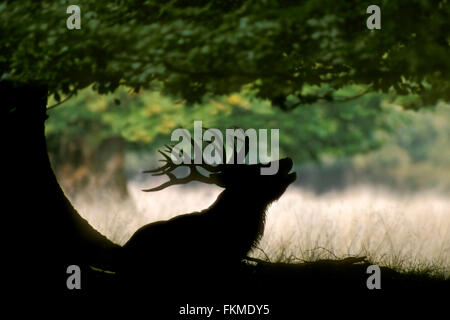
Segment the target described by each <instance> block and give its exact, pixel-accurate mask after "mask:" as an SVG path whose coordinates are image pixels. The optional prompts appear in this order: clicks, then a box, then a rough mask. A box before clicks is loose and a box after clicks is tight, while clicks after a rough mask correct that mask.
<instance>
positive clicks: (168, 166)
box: [142, 138, 221, 192]
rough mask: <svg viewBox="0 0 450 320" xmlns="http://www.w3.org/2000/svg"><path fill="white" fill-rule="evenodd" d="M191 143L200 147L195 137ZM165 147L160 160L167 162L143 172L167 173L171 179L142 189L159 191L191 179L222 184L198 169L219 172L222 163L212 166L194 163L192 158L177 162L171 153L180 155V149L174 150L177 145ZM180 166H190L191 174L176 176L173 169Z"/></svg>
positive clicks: (161, 151)
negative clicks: (173, 159) (181, 176)
mask: <svg viewBox="0 0 450 320" xmlns="http://www.w3.org/2000/svg"><path fill="white" fill-rule="evenodd" d="M191 144H192V146H193V147H194V148H200V147H199V146H198V145H197V143H195V141H194V139H192V138H191ZM165 147H166V150H158V152H159V153H160V154H161V155H162V156H163V157H164V159H161V160H160V161H162V162H165V164H164V165H163V166H161V167H159V168H157V169H153V170H146V171H143V172H144V173H152V175H153V176H161V175H164V174H165V175H167V176H168V177H169V181H167V182H165V183H163V184H161V185H159V186H157V187H155V188H151V189H145V190H142V191H145V192H152V191H159V190H162V189H165V188H167V187H169V186H172V185H176V184H185V183H189V182H191V181H199V182H203V183H208V184H216V185H219V186H221V185H220V183H219V181H217V180H216V179H214V178H213V177H212V176H204V175H202V174H201V173H200V172H199V171H198V170H197V167H201V168H203V169H205V170H206V171H209V172H211V173H217V172H219V171H221V167H220V165H218V166H212V165H209V164H207V163H202V164H194V163H191V160H192V159H189V161H185V162H184V163H181V164H176V163H174V162H173V161H172V158H171V156H170V155H171V154H172V155H174V156H175V157H179V150H175V151H178V152H173V151H174V149H175V147H173V146H170V145H166V146H165ZM200 149H201V148H200ZM194 150H195V149H194ZM182 155H183V157H184V159H188V158H187V155H186V154H185V153H184V152H183V153H182ZM178 159H180V158H178ZM202 160H203V159H202ZM202 162H203V161H202ZM178 167H188V168H189V175H188V176H186V177H184V178H178V177H177V176H175V174H174V173H173V171H174V170H175V169H176V168H178Z"/></svg>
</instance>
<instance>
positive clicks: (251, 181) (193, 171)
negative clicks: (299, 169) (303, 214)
mask: <svg viewBox="0 0 450 320" xmlns="http://www.w3.org/2000/svg"><path fill="white" fill-rule="evenodd" d="M217 139H218V137H217V136H216V141H217ZM190 140H191V144H192V146H193V147H194V148H199V146H198V145H197V144H196V142H195V141H194V140H193V139H190ZM219 142H220V143H221V145H222V162H221V163H220V164H217V165H210V164H207V163H206V161H202V164H194V161H192V160H193V159H192V158H186V157H187V156H186V155H185V154H181V155H180V152H178V151H180V150H174V147H173V146H170V145H166V146H165V149H164V150H159V152H160V153H161V154H162V156H163V157H164V159H162V160H161V161H163V162H164V165H163V166H161V167H159V168H157V169H154V170H147V171H144V173H152V174H153V175H154V176H160V175H167V176H168V177H169V181H167V182H165V183H163V184H161V185H159V186H157V187H155V188H151V189H146V190H143V191H146V192H152V191H158V190H162V189H164V188H167V187H169V186H171V185H176V184H186V183H189V182H191V181H198V182H203V183H207V184H214V185H217V186H219V187H222V188H225V189H226V190H228V191H232V192H237V193H243V194H245V195H246V198H247V199H249V198H250V197H260V198H262V199H264V202H267V203H268V202H271V201H273V200H276V199H278V198H279V197H280V196H281V195H282V194H283V193H284V191H285V190H286V188H287V187H288V186H289V184H291V183H292V182H294V181H295V179H296V173H295V172H292V173H290V170H291V169H292V165H293V163H292V160H291V159H290V158H284V159H281V160H275V161H278V168H279V169H278V172H277V173H276V174H273V175H262V174H261V168H262V167H270V166H271V165H272V163H271V162H269V163H265V164H262V163H257V164H245V163H237V162H238V161H237V159H245V158H246V156H247V153H248V150H249V148H248V144H249V143H248V137H246V139H245V142H244V143H243V147H242V148H241V150H239V151H237V150H236V149H237V147H236V144H235V145H234V149H233V152H232V153H233V154H232V157H234V158H233V159H234V161H231V159H232V158H231V157H230V159H229V160H227V159H226V156H225V155H226V150H225V145H224V144H223V143H222V141H219ZM220 143H219V145H220ZM174 151H175V152H174ZM172 156H175V157H177V158H178V160H181V158H180V157H183V158H184V159H185V160H186V159H187V160H188V161H183V162H182V161H177V162H182V163H181V164H175V163H174V161H173V160H172ZM203 160H204V159H203ZM179 167H187V168H188V169H189V174H188V175H187V176H185V177H182V178H179V177H177V176H176V175H175V174H174V171H175V170H176V169H177V168H179ZM200 168H201V171H200V170H199V169H200ZM202 172H205V173H206V174H203V173H202Z"/></svg>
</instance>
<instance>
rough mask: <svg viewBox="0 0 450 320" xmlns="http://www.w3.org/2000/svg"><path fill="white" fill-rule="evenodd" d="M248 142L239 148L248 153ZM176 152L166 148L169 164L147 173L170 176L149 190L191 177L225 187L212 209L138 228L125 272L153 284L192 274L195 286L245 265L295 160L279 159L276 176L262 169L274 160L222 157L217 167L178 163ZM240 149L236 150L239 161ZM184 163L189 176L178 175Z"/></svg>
mask: <svg viewBox="0 0 450 320" xmlns="http://www.w3.org/2000/svg"><path fill="white" fill-rule="evenodd" d="M193 145H195V143H194V142H193ZM246 146H247V147H246ZM246 146H244V148H243V149H241V150H240V151H239V153H240V154H242V152H244V153H245V156H246V152H248V143H247V145H246ZM172 150H173V148H172V147H168V149H167V151H166V153H164V152H161V153H162V154H163V155H164V157H165V161H166V164H165V165H164V166H162V167H161V168H159V169H156V170H151V171H147V172H152V173H154V174H156V175H161V174H167V175H168V176H169V178H170V180H169V181H168V182H166V183H165V184H163V185H161V186H159V187H156V188H153V189H149V190H145V191H157V190H161V189H163V188H166V187H168V186H170V185H174V184H184V183H188V182H190V181H200V182H204V183H212V184H216V185H218V186H221V187H223V188H225V190H224V191H223V192H222V193H221V194H220V195H219V196H218V198H217V200H216V201H215V202H214V203H213V204H212V205H211V206H210V207H209V208H207V209H205V210H203V211H201V212H194V213H190V214H185V215H180V216H177V217H175V218H173V219H170V220H168V221H159V222H155V223H151V224H148V225H145V226H143V227H142V228H140V229H139V230H138V231H136V233H135V234H134V235H133V236H132V237H131V238H130V240H129V241H128V242H127V243H126V244H125V245H124V247H123V251H124V259H123V261H124V266H123V270H122V272H123V273H125V274H127V275H132V276H136V275H139V276H138V277H139V278H138V279H134V280H136V281H142V275H145V274H147V273H151V274H152V275H151V276H152V277H153V278H152V283H154V281H155V278H156V277H158V275H166V276H169V277H170V279H172V280H174V281H176V282H177V283H180V281H182V282H184V283H186V277H188V278H189V279H193V281H195V283H196V284H198V283H199V282H202V281H203V280H206V281H211V279H214V281H217V280H218V278H219V277H212V278H211V276H213V275H220V277H223V276H224V275H225V274H227V275H233V276H235V275H236V273H237V272H238V271H239V270H240V268H241V267H242V266H241V263H240V262H241V260H242V259H243V258H245V257H246V254H247V253H248V252H249V251H250V250H251V249H252V247H254V246H255V245H256V244H257V243H258V241H259V239H260V238H261V236H262V234H263V231H264V221H265V216H266V210H267V207H268V205H269V204H270V203H271V202H273V201H275V200H277V199H278V198H279V197H280V196H281V195H282V194H283V193H284V191H285V190H286V188H287V187H288V186H289V184H291V183H292V182H293V181H294V180H295V179H296V174H295V173H289V171H290V170H291V169H292V160H291V159H289V158H285V159H282V160H279V170H278V172H277V173H276V174H274V175H262V174H261V168H262V167H263V166H269V165H270V163H269V164H253V165H246V164H236V162H237V161H234V163H235V164H231V163H230V161H228V162H226V161H223V160H222V164H219V165H216V166H212V165H208V164H202V165H196V164H181V165H176V164H174V162H173V161H172V159H171V158H170V156H169V155H168V154H167V153H168V152H171V151H172ZM239 153H238V152H236V150H234V152H233V154H234V155H233V156H234V157H235V160H236V159H237V158H238V157H239ZM223 154H225V150H223ZM245 156H244V158H245ZM222 159H223V158H222ZM180 166H187V167H189V169H190V172H189V175H188V176H186V177H184V178H177V177H176V176H175V175H174V173H173V171H174V170H175V169H176V168H178V167H180ZM197 167H202V168H203V169H204V170H207V171H208V172H209V173H210V174H209V176H206V175H203V174H201V173H200V172H199V171H198V169H197ZM165 279H166V280H167V278H165ZM166 280H164V281H166Z"/></svg>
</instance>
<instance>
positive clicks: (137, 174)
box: [46, 86, 450, 274]
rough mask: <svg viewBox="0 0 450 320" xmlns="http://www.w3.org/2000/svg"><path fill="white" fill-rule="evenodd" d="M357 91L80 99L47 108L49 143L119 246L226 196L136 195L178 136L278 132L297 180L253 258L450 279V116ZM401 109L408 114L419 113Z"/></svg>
mask: <svg viewBox="0 0 450 320" xmlns="http://www.w3.org/2000/svg"><path fill="white" fill-rule="evenodd" d="M304 90H305V94H308V90H309V91H311V92H317V91H320V90H323V88H320V87H313V86H312V87H306V88H305V89H304ZM362 91H364V88H363V87H358V86H349V87H346V88H344V89H341V90H340V91H339V92H337V94H338V95H339V96H341V97H342V99H341V100H342V101H341V102H327V101H322V102H317V103H314V104H304V105H303V104H302V105H301V106H300V107H297V108H294V109H293V110H292V111H283V110H280V109H279V108H276V107H272V106H271V102H270V101H268V100H262V99H258V98H256V97H255V92H254V91H252V89H251V88H244V89H243V90H242V91H241V92H240V93H237V94H233V95H230V96H207V97H205V98H204V99H203V101H202V102H201V103H197V104H194V105H192V104H187V103H186V102H185V101H183V100H174V99H171V98H169V97H166V96H162V95H160V94H159V93H158V92H150V91H141V92H139V93H135V92H132V91H130V90H128V89H126V88H122V89H119V90H117V91H116V92H115V93H114V94H107V95H98V94H97V93H95V92H93V91H92V90H91V89H85V90H83V91H81V92H80V93H79V94H78V95H77V96H75V97H72V98H71V99H70V100H68V101H67V102H65V103H64V104H62V105H59V106H57V107H55V108H52V109H50V111H49V114H50V118H49V119H48V121H47V123H46V137H47V143H48V149H49V152H50V157H51V162H52V166H53V168H54V170H55V173H56V175H57V178H58V180H59V182H60V184H61V186H62V187H63V189H64V191H65V193H66V194H67V196H68V197H69V198H70V200H71V201H72V203H73V204H74V205H75V207H76V208H77V209H78V211H79V212H80V214H81V215H83V216H84V217H85V218H86V219H88V220H89V222H90V223H91V224H92V225H94V226H95V227H96V228H97V229H98V230H99V231H100V232H102V233H103V234H105V235H106V236H108V237H109V238H110V239H112V240H113V241H114V242H117V243H120V244H123V243H125V242H126V241H127V239H128V238H129V237H130V236H131V235H132V234H133V232H134V231H136V230H137V229H138V228H139V227H140V226H142V225H144V224H146V223H149V222H153V221H157V220H161V219H168V218H170V217H173V216H175V215H178V214H183V213H188V212H193V211H200V210H202V209H205V208H206V207H208V206H209V205H210V204H211V203H212V202H213V201H214V200H215V198H216V196H217V195H218V194H219V193H220V191H221V190H220V188H218V187H213V186H207V185H202V184H198V183H191V184H189V185H183V186H174V187H170V188H168V189H165V190H162V191H159V192H154V193H145V192H142V191H141V190H142V189H143V188H149V187H152V186H156V185H157V184H158V183H160V182H161V180H158V179H156V178H155V177H151V176H149V175H146V174H143V173H142V171H143V170H146V169H151V168H155V167H156V166H157V165H158V163H157V160H158V159H159V156H158V153H157V150H158V149H159V148H160V147H162V146H163V145H164V144H167V143H169V142H170V134H171V132H172V131H173V130H174V129H176V128H178V127H185V128H188V129H192V127H193V123H194V120H202V121H203V125H204V126H206V127H209V128H220V129H225V128H230V127H234V126H239V127H243V128H255V129H259V128H261V129H262V128H264V129H271V128H277V129H280V156H281V157H283V156H289V157H291V158H292V159H293V160H294V163H295V170H296V171H297V175H298V178H297V181H296V182H295V184H293V185H292V186H291V187H289V189H288V190H287V192H286V193H285V195H284V196H283V197H282V198H281V199H280V200H279V201H278V202H277V203H275V204H273V205H272V207H271V208H270V210H269V213H268V216H267V223H266V230H265V234H264V237H263V239H262V240H261V242H260V244H259V247H258V248H257V249H255V250H254V251H253V252H252V255H253V256H255V257H258V258H263V259H269V260H271V261H291V262H292V261H312V260H317V259H323V258H342V257H346V256H353V255H359V256H361V255H364V256H368V257H369V259H371V260H372V261H373V262H375V263H379V264H383V265H388V266H391V267H396V268H401V269H407V270H430V271H433V272H438V273H444V274H449V273H450V200H449V197H448V195H449V193H450V148H449V146H450V143H449V137H450V105H448V104H445V103H442V102H440V103H437V104H436V105H432V106H427V107H423V108H421V109H420V110H419V111H413V110H408V109H407V108H404V107H400V106H399V105H400V101H398V100H396V99H400V98H394V97H391V96H389V95H388V94H385V95H382V94H378V93H371V94H366V95H358V93H359V92H362ZM355 96H357V98H351V97H355ZM401 99H402V101H401V105H402V106H405V105H406V106H407V105H408V103H411V105H414V104H415V103H416V100H415V97H414V96H409V97H402V98H401ZM408 99H409V100H408ZM53 103H55V101H50V102H49V105H52V104H53ZM290 103H293V104H295V103H296V101H294V100H292V101H290Z"/></svg>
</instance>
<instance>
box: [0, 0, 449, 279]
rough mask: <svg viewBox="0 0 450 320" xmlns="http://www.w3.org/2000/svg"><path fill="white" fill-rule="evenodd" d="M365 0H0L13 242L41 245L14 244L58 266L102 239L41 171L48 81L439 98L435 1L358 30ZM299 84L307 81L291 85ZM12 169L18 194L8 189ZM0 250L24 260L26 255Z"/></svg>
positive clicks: (388, 4) (286, 98) (283, 100)
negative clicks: (77, 4)
mask: <svg viewBox="0 0 450 320" xmlns="http://www.w3.org/2000/svg"><path fill="white" fill-rule="evenodd" d="M369 4H371V3H370V2H369V1H331V0H323V1H303V2H299V1H288V0H286V1H281V0H280V1H247V0H236V1H222V0H196V1H178V0H174V1H155V0H149V1H125V0H117V1H83V5H82V7H81V17H82V27H81V29H80V30H68V29H67V28H66V19H67V17H68V15H67V14H66V8H67V6H68V5H69V3H68V1H33V0H22V1H4V2H2V3H1V4H0V15H1V17H2V18H1V20H0V35H1V38H2V47H1V49H0V73H1V76H0V79H1V80H2V84H1V88H0V89H1V95H2V98H3V101H4V104H5V107H4V108H2V120H3V121H4V123H5V126H4V129H5V133H4V134H3V136H4V137H8V138H7V139H6V140H7V142H6V144H5V146H4V150H5V152H6V153H7V156H6V157H7V158H8V168H9V170H8V171H9V173H11V178H10V180H8V181H11V190H17V192H13V193H14V194H15V196H16V197H17V198H13V199H14V200H16V202H15V203H16V204H17V207H16V214H15V215H14V216H15V218H11V219H12V221H9V222H11V225H17V222H18V221H19V220H18V219H20V218H19V217H23V216H26V217H27V219H28V220H27V223H26V225H25V229H24V230H22V233H23V234H22V235H21V237H20V239H19V238H17V237H16V238H15V239H17V240H18V242H19V246H22V247H24V248H28V246H29V244H30V243H31V241H32V240H34V239H41V240H42V243H45V244H46V245H45V248H41V249H42V250H41V252H39V253H37V252H34V251H33V252H32V250H28V253H29V255H27V257H28V258H30V259H34V260H35V261H38V260H44V261H47V264H48V265H49V266H51V267H49V268H50V269H51V271H52V272H54V273H55V274H60V275H61V277H63V279H65V278H64V277H65V269H64V268H65V267H64V266H67V264H69V261H70V262H71V263H74V262H75V263H79V264H82V265H84V264H85V265H89V264H92V263H95V262H104V261H105V255H106V256H108V257H110V256H111V254H110V253H107V252H108V250H106V249H105V248H111V249H115V246H114V245H113V244H112V243H110V242H109V241H108V240H107V239H106V238H104V237H103V236H102V235H100V234H99V233H98V232H96V231H95V230H93V229H92V228H91V227H90V226H89V225H88V224H87V222H86V221H84V220H83V219H82V218H81V217H80V216H79V215H78V213H77V212H76V211H75V210H74V209H73V208H72V207H71V205H70V203H69V202H68V200H67V199H66V198H65V197H64V194H63V193H62V191H61V190H60V188H59V186H58V183H57V182H56V179H55V177H54V175H53V173H52V171H51V168H50V165H49V162H48V157H47V153H46V145H45V137H44V119H45V117H46V110H45V106H46V101H47V96H48V95H49V94H50V95H53V96H54V97H55V99H56V100H60V99H61V97H62V96H64V95H66V96H70V95H72V94H75V93H76V92H78V91H79V90H80V89H82V88H85V87H87V86H89V85H93V88H94V89H95V90H97V91H98V92H99V93H107V92H112V91H114V90H115V89H117V88H118V87H119V86H120V85H126V86H129V87H131V88H133V89H135V90H136V91H138V90H139V89H141V88H148V89H158V90H161V91H162V92H163V93H164V94H170V95H173V96H179V97H182V98H184V99H186V101H188V102H196V101H200V100H201V98H202V97H203V96H205V95H207V94H216V95H223V94H228V93H232V92H237V91H239V90H240V89H241V87H242V86H243V85H251V86H253V88H254V89H255V90H257V96H258V97H260V98H264V99H268V100H270V101H271V102H272V104H273V105H275V106H278V107H280V108H282V109H285V110H289V109H292V108H294V107H296V106H303V105H307V104H310V103H312V102H315V101H317V100H328V101H331V100H338V99H339V97H338V96H336V94H335V90H337V89H339V88H342V87H344V86H345V85H347V84H353V83H357V84H364V85H366V86H367V88H368V89H369V90H382V91H385V92H387V91H389V90H393V91H395V92H396V93H398V94H410V93H411V94H415V95H417V98H418V101H419V102H420V101H421V102H423V103H426V104H428V103H433V102H435V101H436V100H437V99H439V98H442V99H446V100H448V98H449V95H450V90H449V89H450V88H449V81H448V76H447V75H448V73H449V69H450V67H449V66H450V60H449V59H448V56H449V43H450V41H449V34H448V30H449V20H448V17H449V13H450V12H449V11H450V6H448V3H447V1H446V0H440V1H429V0H398V1H395V2H393V1H380V7H381V10H382V17H383V19H382V29H381V30H372V31H369V30H368V29H366V27H365V21H366V19H367V15H366V13H365V11H366V8H367V6H368V5H369ZM305 85H312V86H317V88H318V89H317V90H316V91H315V92H309V93H305V91H304V87H305ZM421 104H422V103H416V104H413V105H412V106H413V107H415V106H417V105H421ZM12 173H14V174H12ZM18 181H21V182H20V183H19V182H18ZM23 181H26V182H27V188H26V190H27V191H29V192H27V194H26V195H25V194H24V193H22V192H18V190H23V189H24V188H23V186H22V185H21V183H22V182H23ZM36 211H39V213H37V212H36ZM14 219H16V220H14ZM11 232H12V231H11ZM14 235H15V234H14V233H11V234H10V236H11V237H13V236H14ZM61 244H63V245H64V247H65V250H62V251H61ZM13 251H14V250H13ZM8 253H10V254H11V255H12V257H14V258H17V259H18V261H20V263H19V264H20V265H24V267H23V268H22V269H21V271H22V272H26V269H25V268H26V267H25V265H26V263H25V262H26V259H24V258H21V256H20V255H19V256H18V255H17V253H16V254H14V252H8ZM43 269H44V270H46V269H47V268H43ZM44 278H45V277H44ZM47 280H48V279H47ZM58 281H60V280H58ZM58 283H59V282H58Z"/></svg>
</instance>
